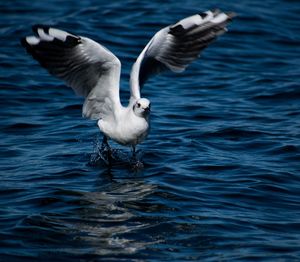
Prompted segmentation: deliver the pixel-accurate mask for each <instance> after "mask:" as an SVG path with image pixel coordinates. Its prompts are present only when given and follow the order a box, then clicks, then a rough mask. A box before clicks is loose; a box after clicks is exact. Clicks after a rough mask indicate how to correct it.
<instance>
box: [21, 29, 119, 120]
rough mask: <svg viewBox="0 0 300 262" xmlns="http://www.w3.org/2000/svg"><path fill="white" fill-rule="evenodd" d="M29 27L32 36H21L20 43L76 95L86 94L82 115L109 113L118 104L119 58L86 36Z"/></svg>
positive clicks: (106, 114) (102, 115) (93, 116)
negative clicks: (34, 34)
mask: <svg viewBox="0 0 300 262" xmlns="http://www.w3.org/2000/svg"><path fill="white" fill-rule="evenodd" d="M33 31H34V32H35V33H36V36H27V37H25V38H23V39H22V40H21V43H22V45H23V46H24V47H25V48H26V50H27V51H28V53H30V54H31V55H32V56H33V58H34V59H36V60H37V61H38V62H39V63H40V64H41V66H43V67H44V68H46V69H47V70H48V71H49V72H50V73H51V74H52V75H54V76H56V77H58V78H60V79H62V80H63V81H65V83H66V84H67V85H68V86H70V87H72V89H73V90H74V91H75V93H76V94H77V95H80V96H84V97H86V99H85V102H84V106H83V112H82V113H83V116H84V117H87V118H91V119H99V118H105V117H111V116H113V113H114V112H115V111H116V110H118V107H121V104H120V97H119V82H120V71H121V63H120V61H119V59H118V58H117V57H116V56H114V55H113V54H112V53H111V52H110V51H109V50H107V49H106V48H105V47H103V46H102V45H100V44H98V43H96V42H95V41H93V40H91V39H89V38H86V37H81V36H76V35H72V34H69V33H67V32H65V31H62V30H59V29H55V28H51V27H47V26H39V25H37V26H34V27H33Z"/></svg>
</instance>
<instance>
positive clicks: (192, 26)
mask: <svg viewBox="0 0 300 262" xmlns="http://www.w3.org/2000/svg"><path fill="white" fill-rule="evenodd" d="M233 16H235V15H234V14H233V13H223V12H221V11H219V10H215V11H213V12H212V11H207V12H205V13H201V14H197V15H193V16H190V17H187V18H184V19H182V20H180V21H179V22H177V23H176V24H174V25H170V26H168V27H165V28H163V29H161V30H160V31H158V32H157V33H156V34H155V35H154V37H153V38H152V39H151V40H150V42H149V43H148V44H147V46H146V47H145V48H144V50H143V51H142V53H141V54H140V55H139V57H138V58H137V60H136V62H135V63H134V65H133V67H132V70H131V74H130V86H131V98H132V99H138V98H140V89H141V88H142V86H143V85H144V83H145V81H146V80H147V79H148V78H149V77H150V76H151V75H154V74H158V73H160V72H162V71H164V70H171V71H173V72H178V73H179V72H182V71H184V70H185V69H186V67H187V66H188V65H189V64H190V63H191V62H192V61H194V60H195V59H197V58H198V57H199V55H200V52H201V51H202V50H203V49H205V48H206V47H207V46H208V45H209V44H210V43H211V42H213V41H214V40H215V39H216V38H217V36H219V35H221V34H223V33H225V32H226V31H227V29H226V25H227V24H228V23H229V21H230V20H231V18H232V17H233Z"/></svg>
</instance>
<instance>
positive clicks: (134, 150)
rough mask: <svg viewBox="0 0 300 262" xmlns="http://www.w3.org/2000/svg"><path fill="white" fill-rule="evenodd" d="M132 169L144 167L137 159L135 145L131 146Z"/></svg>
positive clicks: (136, 169)
mask: <svg viewBox="0 0 300 262" xmlns="http://www.w3.org/2000/svg"><path fill="white" fill-rule="evenodd" d="M132 162H133V170H135V171H138V170H140V169H142V168H143V167H144V164H143V163H142V162H141V161H140V160H138V158H137V154H136V148H135V146H132Z"/></svg>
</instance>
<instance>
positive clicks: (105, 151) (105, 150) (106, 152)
mask: <svg viewBox="0 0 300 262" xmlns="http://www.w3.org/2000/svg"><path fill="white" fill-rule="evenodd" d="M100 154H101V155H102V156H103V160H104V161H105V162H106V163H107V164H108V165H109V166H111V163H112V150H111V148H110V146H109V144H108V138H107V136H106V135H103V140H102V145H101V149H100Z"/></svg>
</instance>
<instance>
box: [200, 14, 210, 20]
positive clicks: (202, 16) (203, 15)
mask: <svg viewBox="0 0 300 262" xmlns="http://www.w3.org/2000/svg"><path fill="white" fill-rule="evenodd" d="M198 15H200V16H201V18H202V19H204V18H205V17H207V16H208V14H207V13H199V14H198Z"/></svg>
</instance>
